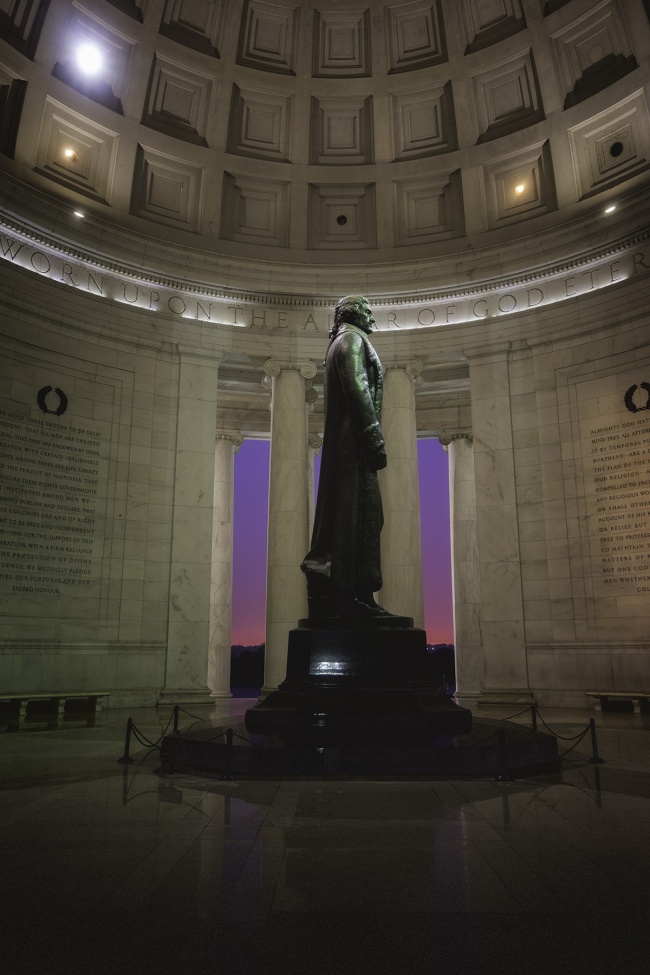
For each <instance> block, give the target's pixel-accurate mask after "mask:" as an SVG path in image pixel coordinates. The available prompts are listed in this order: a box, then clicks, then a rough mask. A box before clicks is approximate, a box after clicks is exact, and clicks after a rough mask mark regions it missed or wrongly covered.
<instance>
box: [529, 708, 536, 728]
mask: <svg viewBox="0 0 650 975" xmlns="http://www.w3.org/2000/svg"><path fill="white" fill-rule="evenodd" d="M530 717H531V721H532V725H533V726H532V729H531V730H532V731H537V706H536V705H535V704H533V705H532V706H531V709H530Z"/></svg>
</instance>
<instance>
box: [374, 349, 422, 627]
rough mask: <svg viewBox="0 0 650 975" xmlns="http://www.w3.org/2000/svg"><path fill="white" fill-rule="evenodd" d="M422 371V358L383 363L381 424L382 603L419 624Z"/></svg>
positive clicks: (420, 602)
mask: <svg viewBox="0 0 650 975" xmlns="http://www.w3.org/2000/svg"><path fill="white" fill-rule="evenodd" d="M421 369H422V363H421V362H419V360H418V359H411V360H409V361H405V362H389V363H384V370H385V376H384V399H383V409H382V420H381V427H382V431H383V434H384V439H385V441H386V456H387V458H388V465H387V467H386V469H385V470H383V471H380V473H379V477H380V486H381V495H382V502H383V507H384V528H383V531H382V534H381V567H382V578H383V588H382V590H381V597H380V601H381V604H382V606H384V607H385V608H386V609H388V610H389V611H390V612H391V613H397V614H399V615H401V616H412V617H413V621H414V623H415V625H416V626H420V627H422V626H424V594H423V588H422V538H421V534H420V488H419V483H418V451H417V432H416V424H415V386H416V382H418V381H421V380H419V374H420V371H421Z"/></svg>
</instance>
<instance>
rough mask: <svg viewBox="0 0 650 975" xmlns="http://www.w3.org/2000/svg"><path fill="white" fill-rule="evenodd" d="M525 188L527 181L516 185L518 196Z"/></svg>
mask: <svg viewBox="0 0 650 975" xmlns="http://www.w3.org/2000/svg"><path fill="white" fill-rule="evenodd" d="M525 189H526V184H525V183H517V185H516V186H515V193H516V194H517V196H521V195H522V193H523V192H524V190H525Z"/></svg>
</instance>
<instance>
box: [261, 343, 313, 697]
mask: <svg viewBox="0 0 650 975" xmlns="http://www.w3.org/2000/svg"><path fill="white" fill-rule="evenodd" d="M264 370H265V372H266V375H267V377H269V378H270V381H271V463H270V472H269V534H268V547H267V561H266V565H267V576H266V654H265V668H264V687H263V689H262V692H263V693H264V694H266V693H268V692H269V691H271V690H274V689H275V688H276V687H277V686H278V684H279V683H280V682H281V681H283V680H284V677H285V674H286V663H287V640H288V636H289V630H290V629H292V628H293V627H294V626H296V624H297V621H298V620H299V619H300V618H301V617H305V616H307V585H306V582H305V577H304V576H303V574H302V572H301V571H300V563H301V562H302V560H303V559H304V557H305V555H306V554H307V551H308V549H309V484H308V473H307V471H308V445H307V407H306V404H305V391H306V387H305V380H309V379H311V378H312V377H313V376H315V375H316V366H315V365H314V364H313V362H309V361H303V362H278V361H276V360H273V359H270V360H269V361H268V362H267V363H266V364H265V366H264Z"/></svg>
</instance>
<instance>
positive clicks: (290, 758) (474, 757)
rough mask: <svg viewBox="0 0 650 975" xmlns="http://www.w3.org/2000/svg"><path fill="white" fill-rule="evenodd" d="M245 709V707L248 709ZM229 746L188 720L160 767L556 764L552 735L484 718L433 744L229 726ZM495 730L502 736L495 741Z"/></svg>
mask: <svg viewBox="0 0 650 975" xmlns="http://www.w3.org/2000/svg"><path fill="white" fill-rule="evenodd" d="M249 713H250V712H249ZM230 730H231V731H232V736H231V744H230V745H229V744H228V734H227V729H226V727H225V726H224V727H221V728H218V727H215V726H214V725H212V724H209V725H208V726H205V727H200V726H199V727H197V726H196V725H193V726H192V728H191V729H190V730H189V731H188V732H187V733H185V732H182V733H181V734H178V735H167V736H166V737H165V738H164V739H163V742H162V749H161V759H162V766H161V769H160V771H161V772H165V773H173V772H180V771H183V772H189V773H195V774H197V775H202V774H203V775H204V774H206V773H212V774H217V775H219V777H220V778H225V779H230V778H247V777H260V776H261V777H265V776H278V775H280V776H283V775H288V776H296V775H309V776H317V777H323V778H327V777H329V776H334V777H339V778H346V777H347V778H349V777H358V776H363V777H364V778H367V777H369V776H370V777H372V776H377V777H381V778H384V777H385V776H387V775H390V776H391V777H393V776H394V777H396V778H400V777H404V776H407V777H408V776H419V775H427V776H441V777H445V778H446V777H448V776H451V775H453V776H457V775H458V776H465V777H471V776H486V775H493V774H495V773H496V774H501V775H503V774H504V773H505V772H506V771H509V772H511V773H514V774H518V775H523V774H533V773H535V774H537V773H540V772H542V771H548V770H549V769H554V768H557V766H558V762H559V759H558V750H557V739H556V738H555V737H554V736H553V735H550V734H547V733H544V732H539V731H531V729H530V727H524V726H522V725H518V724H514V723H512V722H502V721H498V720H495V719H489V718H478V719H474V721H473V723H472V729H471V731H470V732H468V733H466V734H462V735H456V736H455V735H451V734H442V735H439V736H437V737H435V738H434V739H433V740H432V741H431V742H425V743H424V744H423V743H418V742H403V741H400V740H399V738H398V736H394V737H393V738H392V739H391V740H390V741H387V742H386V741H381V740H374V741H373V740H370V741H364V740H363V739H362V740H360V741H353V740H350V741H348V742H347V743H343V744H334V745H325V746H315V745H313V744H311V743H309V742H308V741H307V740H306V739H304V738H302V737H300V736H292V735H289V736H285V735H280V734H276V735H269V736H267V735H252V734H251V732H250V731H249V730H248V729H247V728H245V727H244V725H243V724H237V723H235V724H233V725H231V726H230ZM500 731H505V735H504V736H503V737H502V739H501V740H500V735H499V732H500Z"/></svg>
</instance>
